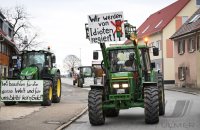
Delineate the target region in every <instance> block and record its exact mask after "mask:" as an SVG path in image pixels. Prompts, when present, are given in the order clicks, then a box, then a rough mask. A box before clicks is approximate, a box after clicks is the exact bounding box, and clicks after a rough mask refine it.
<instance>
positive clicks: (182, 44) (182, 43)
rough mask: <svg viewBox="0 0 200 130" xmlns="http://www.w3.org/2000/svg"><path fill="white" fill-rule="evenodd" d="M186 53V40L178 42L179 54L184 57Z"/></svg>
mask: <svg viewBox="0 0 200 130" xmlns="http://www.w3.org/2000/svg"><path fill="white" fill-rule="evenodd" d="M184 53H185V40H181V41H178V54H180V55H182V54H184Z"/></svg>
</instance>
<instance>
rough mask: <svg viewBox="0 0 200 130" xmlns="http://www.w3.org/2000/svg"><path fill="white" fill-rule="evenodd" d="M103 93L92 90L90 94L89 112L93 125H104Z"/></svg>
mask: <svg viewBox="0 0 200 130" xmlns="http://www.w3.org/2000/svg"><path fill="white" fill-rule="evenodd" d="M102 106H103V92H102V90H98V89H92V90H90V91H89V94H88V111H89V120H90V124H91V125H103V124H104V123H105V115H104V111H103V107H102Z"/></svg>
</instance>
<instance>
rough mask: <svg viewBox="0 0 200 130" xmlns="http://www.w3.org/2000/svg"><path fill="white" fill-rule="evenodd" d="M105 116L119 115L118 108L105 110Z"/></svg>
mask: <svg viewBox="0 0 200 130" xmlns="http://www.w3.org/2000/svg"><path fill="white" fill-rule="evenodd" d="M105 115H106V117H117V116H119V110H118V109H114V108H113V109H107V110H105Z"/></svg>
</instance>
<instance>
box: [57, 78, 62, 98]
mask: <svg viewBox="0 0 200 130" xmlns="http://www.w3.org/2000/svg"><path fill="white" fill-rule="evenodd" d="M60 91H61V82H60V79H58V81H57V96H58V97H60Z"/></svg>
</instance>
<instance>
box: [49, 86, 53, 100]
mask: <svg viewBox="0 0 200 130" xmlns="http://www.w3.org/2000/svg"><path fill="white" fill-rule="evenodd" d="M52 92H53V90H52V87H51V86H50V87H49V100H51V99H52Z"/></svg>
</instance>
